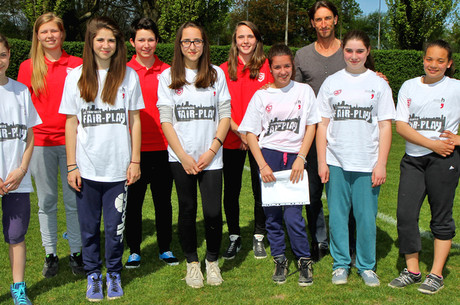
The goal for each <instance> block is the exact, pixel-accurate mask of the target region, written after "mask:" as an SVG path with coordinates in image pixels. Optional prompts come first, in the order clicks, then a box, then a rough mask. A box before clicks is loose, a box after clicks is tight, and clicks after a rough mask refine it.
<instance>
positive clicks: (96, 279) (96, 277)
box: [86, 272, 104, 302]
mask: <svg viewBox="0 0 460 305" xmlns="http://www.w3.org/2000/svg"><path fill="white" fill-rule="evenodd" d="M87 280H88V285H87V286H86V298H87V299H88V301H90V302H100V301H102V300H103V299H104V294H103V292H102V276H101V274H100V273H96V272H94V273H91V274H90V275H88V277H87Z"/></svg>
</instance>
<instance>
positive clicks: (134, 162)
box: [130, 161, 141, 164]
mask: <svg viewBox="0 0 460 305" xmlns="http://www.w3.org/2000/svg"><path fill="white" fill-rule="evenodd" d="M130 163H132V164H141V162H140V161H139V162H137V161H131V162H130Z"/></svg>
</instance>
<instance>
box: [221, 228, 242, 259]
mask: <svg viewBox="0 0 460 305" xmlns="http://www.w3.org/2000/svg"><path fill="white" fill-rule="evenodd" d="M229 239H230V244H229V245H228V248H227V251H225V253H224V254H223V255H222V257H223V258H224V259H234V258H235V256H236V254H237V253H238V252H240V250H241V237H240V236H239V235H235V234H232V235H230V237H229Z"/></svg>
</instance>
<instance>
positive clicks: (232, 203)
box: [223, 149, 266, 235]
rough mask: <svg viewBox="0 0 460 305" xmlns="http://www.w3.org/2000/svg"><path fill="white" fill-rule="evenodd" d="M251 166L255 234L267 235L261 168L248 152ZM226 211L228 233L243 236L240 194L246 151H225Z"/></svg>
mask: <svg viewBox="0 0 460 305" xmlns="http://www.w3.org/2000/svg"><path fill="white" fill-rule="evenodd" d="M248 155H249V164H250V166H251V184H252V194H253V197H254V234H262V235H265V233H266V230H265V214H264V209H263V208H262V199H261V193H260V178H259V167H258V166H257V162H256V160H255V159H254V157H253V156H252V154H251V152H248ZM223 157H224V209H225V216H226V218H227V226H228V233H229V235H231V234H236V235H241V233H240V202H239V198H240V192H241V179H242V175H243V168H244V163H245V161H246V151H245V150H239V149H224V152H223Z"/></svg>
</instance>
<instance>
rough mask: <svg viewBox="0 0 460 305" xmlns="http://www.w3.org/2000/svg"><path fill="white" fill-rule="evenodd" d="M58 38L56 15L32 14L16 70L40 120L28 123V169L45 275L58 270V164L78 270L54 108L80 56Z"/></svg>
mask: <svg viewBox="0 0 460 305" xmlns="http://www.w3.org/2000/svg"><path fill="white" fill-rule="evenodd" d="M64 39H65V30H64V23H63V21H62V19H61V18H59V17H58V16H56V15H55V14H54V13H46V14H43V15H41V16H40V17H38V18H37V20H36V21H35V24H34V29H33V38H32V48H31V51H30V57H31V58H30V59H28V60H26V61H24V62H23V63H22V64H21V66H20V67H19V74H18V81H19V82H21V83H23V84H25V85H26V86H27V87H28V88H29V90H30V93H31V95H32V102H33V103H34V106H35V108H36V109H37V112H38V114H39V115H40V118H41V119H42V121H43V123H42V124H40V125H38V126H35V127H34V135H35V147H34V152H33V155H32V159H31V162H30V170H31V172H32V175H33V176H34V179H35V185H36V187H37V196H38V207H39V210H38V219H39V221H40V231H41V235H42V244H43V247H44V248H45V251H46V257H45V264H44V266H43V272H42V273H43V276H44V277H46V278H49V277H53V276H55V275H56V274H57V272H58V261H59V260H58V256H57V251H56V245H57V236H58V234H57V233H58V232H57V203H58V181H57V177H58V170H59V171H60V176H61V182H62V196H63V199H64V200H63V201H64V207H65V211H66V221H67V239H68V241H69V246H70V253H71V255H70V259H69V260H70V261H69V264H70V267H71V268H72V272H73V273H74V274H84V271H83V262H82V258H81V236H80V226H79V223H78V215H77V204H76V201H75V192H74V191H73V190H72V189H71V188H70V186H69V185H68V183H67V158H66V152H65V121H66V116H65V115H63V114H59V113H58V110H59V105H60V104H61V97H62V91H63V90H64V81H65V78H66V76H67V73H69V72H70V71H71V70H72V69H73V68H75V67H77V66H79V65H81V64H82V60H81V58H79V57H75V56H70V55H68V54H67V53H66V52H65V51H64V50H63V49H62V43H63V42H64Z"/></svg>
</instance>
